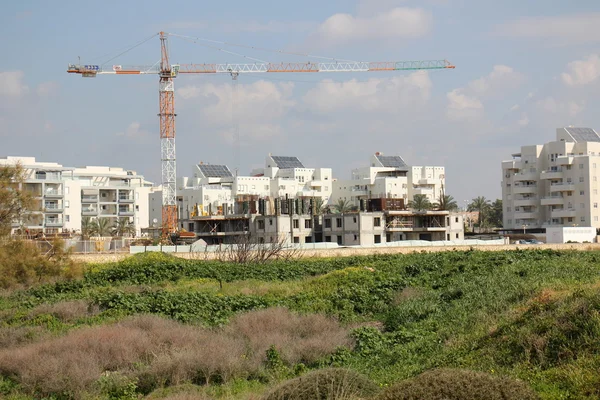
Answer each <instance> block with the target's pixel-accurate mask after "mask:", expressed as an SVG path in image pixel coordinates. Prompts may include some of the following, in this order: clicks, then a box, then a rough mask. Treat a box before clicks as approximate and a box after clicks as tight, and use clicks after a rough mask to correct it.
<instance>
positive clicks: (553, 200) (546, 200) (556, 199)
mask: <svg viewBox="0 0 600 400" xmlns="http://www.w3.org/2000/svg"><path fill="white" fill-rule="evenodd" d="M564 201H565V199H564V197H562V196H546V197H542V200H541V204H542V205H543V206H551V205H557V204H563V202H564Z"/></svg>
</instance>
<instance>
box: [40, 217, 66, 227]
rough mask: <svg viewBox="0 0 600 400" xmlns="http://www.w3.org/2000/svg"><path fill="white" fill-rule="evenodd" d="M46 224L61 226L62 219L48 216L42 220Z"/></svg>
mask: <svg viewBox="0 0 600 400" xmlns="http://www.w3.org/2000/svg"><path fill="white" fill-rule="evenodd" d="M44 224H45V225H46V226H62V225H63V220H62V219H59V218H48V219H46V220H45V221H44Z"/></svg>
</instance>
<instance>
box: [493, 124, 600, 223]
mask: <svg viewBox="0 0 600 400" xmlns="http://www.w3.org/2000/svg"><path fill="white" fill-rule="evenodd" d="M599 176H600V135H598V133H597V132H596V131H595V130H593V129H590V128H576V127H572V126H569V127H565V128H559V129H557V130H556V140H555V141H553V142H548V143H545V144H543V145H531V146H522V147H521V151H520V152H518V153H515V154H512V160H509V161H503V162H502V202H503V207H504V210H503V214H504V215H503V223H504V228H505V229H515V230H525V231H527V230H542V229H544V228H547V227H559V226H565V227H569V226H570V227H573V226H582V227H584V226H585V227H596V228H600V220H599V219H600V208H598V204H599V203H600V195H599V194H598V190H599V187H598V177H599Z"/></svg>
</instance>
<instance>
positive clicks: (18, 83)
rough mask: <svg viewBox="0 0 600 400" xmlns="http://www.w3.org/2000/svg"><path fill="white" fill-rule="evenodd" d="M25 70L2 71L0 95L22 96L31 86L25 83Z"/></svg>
mask: <svg viewBox="0 0 600 400" xmlns="http://www.w3.org/2000/svg"><path fill="white" fill-rule="evenodd" d="M24 75H25V74H24V73H23V71H5V72H0V96H10V97H21V96H23V95H25V94H26V93H27V92H28V91H29V88H28V87H27V85H25V83H23V76H24Z"/></svg>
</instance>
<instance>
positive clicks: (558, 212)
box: [551, 208, 577, 218]
mask: <svg viewBox="0 0 600 400" xmlns="http://www.w3.org/2000/svg"><path fill="white" fill-rule="evenodd" d="M576 215H577V212H576V211H575V209H574V208H565V209H555V210H552V212H551V216H552V218H572V217H575V216H576Z"/></svg>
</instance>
